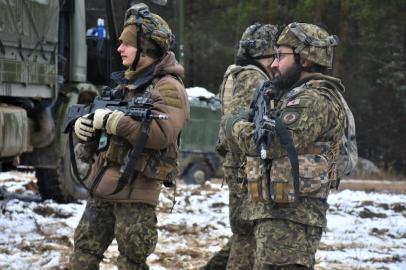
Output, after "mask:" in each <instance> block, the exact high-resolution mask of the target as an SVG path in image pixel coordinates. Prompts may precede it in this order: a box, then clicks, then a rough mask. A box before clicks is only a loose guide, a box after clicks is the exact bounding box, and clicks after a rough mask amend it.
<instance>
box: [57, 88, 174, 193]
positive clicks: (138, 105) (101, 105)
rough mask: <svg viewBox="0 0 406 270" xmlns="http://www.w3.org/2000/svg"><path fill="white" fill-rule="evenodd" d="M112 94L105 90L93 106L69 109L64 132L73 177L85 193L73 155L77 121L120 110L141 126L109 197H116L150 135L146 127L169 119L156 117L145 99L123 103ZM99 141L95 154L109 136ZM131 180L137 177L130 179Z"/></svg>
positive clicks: (161, 116)
mask: <svg viewBox="0 0 406 270" xmlns="http://www.w3.org/2000/svg"><path fill="white" fill-rule="evenodd" d="M113 91H114V90H112V89H105V90H104V91H103V95H102V96H97V97H95V99H94V100H93V103H91V104H89V105H84V104H76V105H73V106H71V107H70V108H69V110H68V113H67V115H66V117H65V121H64V126H63V131H64V133H69V147H70V154H71V163H72V169H73V173H74V174H75V177H76V178H77V179H78V180H79V182H80V183H81V184H82V185H83V186H84V187H85V188H86V189H87V187H86V186H85V185H84V183H83V181H84V180H85V179H82V178H81V177H80V175H79V171H78V168H77V164H76V158H75V156H74V155H75V154H74V151H73V135H72V133H73V131H72V126H73V124H74V123H75V121H76V119H78V118H79V117H81V116H84V115H86V114H90V118H91V117H93V115H92V114H93V113H94V112H95V111H96V110H97V109H110V110H112V111H114V110H119V111H122V112H124V113H125V115H127V116H130V117H132V118H133V119H135V120H137V121H140V122H141V133H140V136H139V138H138V142H137V143H136V145H135V146H134V147H133V149H132V150H131V151H130V152H129V153H128V156H127V158H126V161H125V164H124V165H123V166H122V167H121V168H120V172H121V173H122V174H121V176H120V178H119V179H118V184H117V187H116V189H115V190H114V191H113V193H112V194H110V195H113V194H116V193H118V192H120V191H121V190H122V189H123V188H124V186H125V185H126V184H127V183H128V182H129V179H130V177H131V175H132V173H133V168H134V166H135V162H136V160H137V158H138V157H139V156H140V155H141V153H142V151H143V149H144V147H145V144H146V141H147V138H148V132H149V126H150V123H151V121H152V120H153V119H156V120H164V119H168V116H167V115H164V114H156V113H154V112H153V111H152V106H153V100H152V99H151V98H147V97H142V96H141V97H137V98H133V99H131V100H129V101H123V100H121V99H118V98H114V95H112V93H113ZM99 136H100V137H98V138H97V140H98V141H99V147H98V150H102V149H105V148H106V147H107V146H108V138H109V137H108V136H107V135H106V134H105V132H104V131H102V132H101V134H99ZM133 178H134V179H135V178H136V177H133Z"/></svg>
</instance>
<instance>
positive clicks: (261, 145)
mask: <svg viewBox="0 0 406 270" xmlns="http://www.w3.org/2000/svg"><path fill="white" fill-rule="evenodd" d="M273 92H275V90H274V87H273V84H272V82H271V81H265V82H264V83H263V84H262V85H261V86H260V87H259V88H258V89H257V91H256V92H255V96H254V99H253V101H252V103H251V115H250V116H251V117H250V120H251V121H253V123H254V124H255V133H254V140H255V141H256V144H257V147H258V152H259V153H260V156H261V159H263V160H265V159H267V156H266V150H267V149H269V147H270V146H271V144H272V140H273V138H274V137H275V134H276V130H275V125H276V122H275V119H274V117H273V116H272V113H271V108H270V105H271V101H272V102H273V98H271V97H273V96H274V94H273ZM271 99H272V100H271Z"/></svg>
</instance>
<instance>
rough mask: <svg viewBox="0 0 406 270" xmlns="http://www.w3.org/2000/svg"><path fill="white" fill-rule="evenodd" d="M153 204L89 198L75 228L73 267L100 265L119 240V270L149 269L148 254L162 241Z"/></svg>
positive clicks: (85, 267) (71, 262)
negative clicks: (111, 244)
mask: <svg viewBox="0 0 406 270" xmlns="http://www.w3.org/2000/svg"><path fill="white" fill-rule="evenodd" d="M156 222H157V220H156V215H155V208H154V207H153V206H150V205H147V204H142V203H112V202H105V201H100V200H97V199H89V200H88V202H87V205H86V209H85V211H84V213H83V216H82V219H81V220H80V222H79V225H78V226H77V228H76V230H75V235H74V251H73V254H72V256H71V258H70V269H71V270H86V269H89V270H90V269H91V270H95V269H99V263H100V262H101V261H102V259H103V254H104V252H105V251H106V249H107V248H108V247H109V245H110V243H111V242H112V241H113V239H114V238H116V240H117V245H118V250H119V253H120V254H119V257H118V259H117V267H118V269H119V270H136V269H137V270H139V269H141V270H143V269H149V267H148V265H147V264H146V259H147V257H148V256H149V255H150V254H151V253H152V252H153V251H154V249H155V246H156V243H157V241H158V233H157V229H156Z"/></svg>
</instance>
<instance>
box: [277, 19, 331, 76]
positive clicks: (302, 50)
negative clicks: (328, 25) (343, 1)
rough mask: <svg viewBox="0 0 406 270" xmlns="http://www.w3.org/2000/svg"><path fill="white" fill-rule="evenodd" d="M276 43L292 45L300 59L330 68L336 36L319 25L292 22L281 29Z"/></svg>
mask: <svg viewBox="0 0 406 270" xmlns="http://www.w3.org/2000/svg"><path fill="white" fill-rule="evenodd" d="M277 45H278V46H289V47H292V48H293V50H294V52H295V53H297V54H299V55H300V57H301V58H302V59H306V60H309V61H311V62H313V63H315V64H318V65H320V66H324V67H329V68H331V67H332V65H333V53H334V52H333V47H334V46H337V45H338V37H337V36H336V35H330V34H329V33H328V32H327V31H326V30H324V29H323V28H321V27H320V26H317V25H314V24H308V23H297V22H293V23H290V24H289V25H288V26H286V27H285V29H283V31H282V33H281V34H280V35H279V38H278V41H277Z"/></svg>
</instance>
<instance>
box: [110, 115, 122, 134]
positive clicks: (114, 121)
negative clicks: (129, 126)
mask: <svg viewBox="0 0 406 270" xmlns="http://www.w3.org/2000/svg"><path fill="white" fill-rule="evenodd" d="M124 115H125V114H124V113H123V112H122V111H114V112H112V113H111V114H110V115H109V116H108V119H107V123H106V131H107V133H108V134H113V135H117V125H118V122H120V120H121V118H123V117H124Z"/></svg>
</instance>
